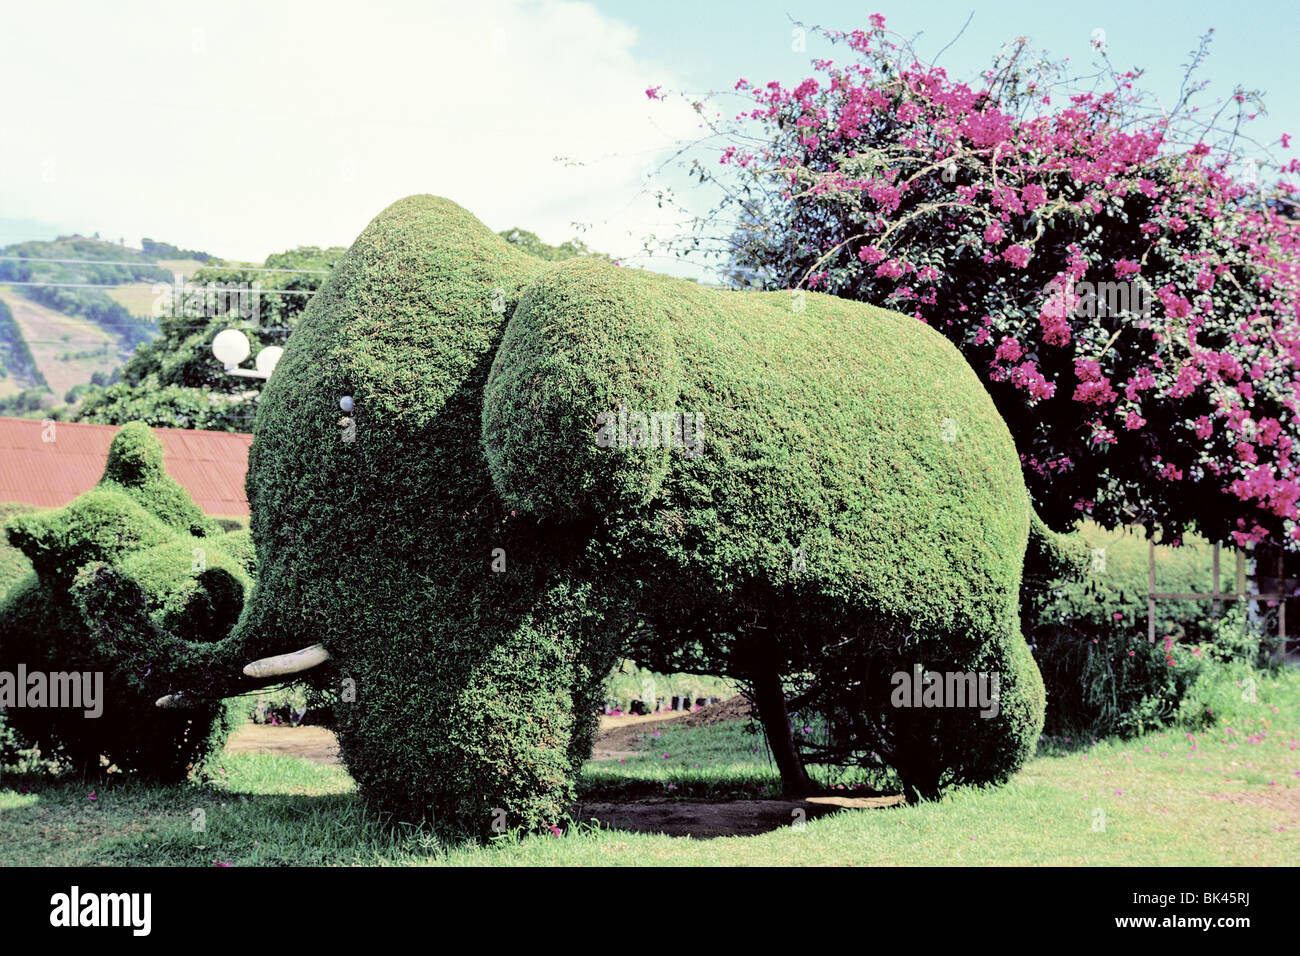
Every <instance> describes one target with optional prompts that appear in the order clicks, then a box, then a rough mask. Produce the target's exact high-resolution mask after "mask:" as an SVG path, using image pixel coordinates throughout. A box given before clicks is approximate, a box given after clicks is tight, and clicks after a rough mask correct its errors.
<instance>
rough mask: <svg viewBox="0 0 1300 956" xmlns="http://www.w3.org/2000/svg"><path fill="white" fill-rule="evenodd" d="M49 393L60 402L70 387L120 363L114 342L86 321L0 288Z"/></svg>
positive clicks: (13, 291) (1, 297)
mask: <svg viewBox="0 0 1300 956" xmlns="http://www.w3.org/2000/svg"><path fill="white" fill-rule="evenodd" d="M0 299H3V300H4V301H5V302H6V303H7V304H8V306H9V308H10V310H11V311H12V312H13V314H14V319H15V321H17V323H18V327H19V328H20V329H21V330H22V333H23V338H24V339H26V340H27V344H28V346H30V348H31V350H32V357H33V358H34V359H36V367H37V368H39V369H40V370H41V374H42V375H44V376H45V380H46V381H47V382H48V383H49V385H50V389H51V391H53V392H54V394H55V395H56V396H57V397H58V400H59V401H62V400H63V396H64V394H65V393H66V392H67V391H68V389H70V388H72V386H74V385H80V384H81V383H83V382H89V381H90V377H91V375H93V374H94V373H95V372H104V373H108V372H111V371H112V370H113V369H114V368H116V367H117V366H118V365H120V364H121V362H122V356H121V349H120V346H119V345H118V341H117V339H116V338H115V337H114V336H113V335H111V334H109V333H108V332H105V331H104V330H103V329H101V328H100V327H99V326H98V325H96V324H95V323H94V322H91V321H90V320H89V319H83V318H80V317H79V316H75V315H65V314H64V313H62V312H56V311H54V310H53V309H50V308H47V307H46V306H43V305H40V304H39V303H36V302H32V301H31V300H30V299H27V298H25V297H23V296H22V295H20V294H19V293H18V292H16V291H15V290H14V289H13V288H11V287H0Z"/></svg>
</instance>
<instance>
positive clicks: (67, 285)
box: [0, 279, 316, 295]
mask: <svg viewBox="0 0 1300 956" xmlns="http://www.w3.org/2000/svg"><path fill="white" fill-rule="evenodd" d="M147 281H148V280H147V279H141V280H140V281H139V282H12V281H10V280H8V279H0V285H28V286H32V285H35V286H48V287H49V288H52V289H124V288H126V287H128V286H134V285H139V284H140V282H147ZM167 288H169V289H170V288H171V286H168V287H167ZM189 288H190V290H191V291H190V294H191V295H199V294H200V293H201V292H202V291H203V287H202V286H201V285H193V286H190V287H189ZM209 291H213V292H214V293H215V290H209ZM221 291H224V292H225V293H226V294H227V295H250V294H251V295H263V294H265V295H315V294H316V290H315V289H225V290H221Z"/></svg>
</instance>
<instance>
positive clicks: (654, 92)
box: [645, 86, 664, 100]
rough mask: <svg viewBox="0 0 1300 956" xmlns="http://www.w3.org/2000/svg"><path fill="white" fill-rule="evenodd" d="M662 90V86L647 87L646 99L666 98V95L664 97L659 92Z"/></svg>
mask: <svg viewBox="0 0 1300 956" xmlns="http://www.w3.org/2000/svg"><path fill="white" fill-rule="evenodd" d="M662 89H663V87H662V86H649V87H646V91H645V95H646V99H648V100H662V99H663V98H664V95H663V94H662V93H660V92H659V91H660V90H662Z"/></svg>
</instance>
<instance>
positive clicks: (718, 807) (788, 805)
mask: <svg viewBox="0 0 1300 956" xmlns="http://www.w3.org/2000/svg"><path fill="white" fill-rule="evenodd" d="M902 803H903V798H902V797H901V796H887V797H810V798H809V799H807V800H720V801H710V800H672V799H669V798H642V799H639V800H624V801H620V802H618V803H603V802H602V803H585V804H583V805H582V806H581V807H580V808H579V817H580V818H581V819H583V820H585V821H587V822H590V823H596V824H599V825H600V826H602V827H605V828H608V829H612V830H625V831H628V832H631V833H660V834H663V835H665V836H679V837H691V838H692V839H695V840H710V839H713V838H714V837H722V836H755V835H757V834H760V833H770V832H771V831H773V830H779V829H781V828H782V827H788V826H793V825H797V824H799V823H801V822H805V821H807V820H814V819H816V818H817V817H824V816H828V815H830V814H832V813H839V812H841V811H843V810H849V809H857V810H867V809H883V808H885V807H894V806H899V805H901V804H902Z"/></svg>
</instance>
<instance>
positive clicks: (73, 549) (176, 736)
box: [0, 423, 253, 781]
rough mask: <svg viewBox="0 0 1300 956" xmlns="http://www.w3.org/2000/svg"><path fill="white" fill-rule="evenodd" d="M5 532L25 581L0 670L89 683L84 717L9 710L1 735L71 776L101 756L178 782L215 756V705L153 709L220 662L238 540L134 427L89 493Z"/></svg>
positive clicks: (20, 519)
mask: <svg viewBox="0 0 1300 956" xmlns="http://www.w3.org/2000/svg"><path fill="white" fill-rule="evenodd" d="M7 532H8V537H9V541H10V543H11V544H12V545H13V546H14V547H16V548H18V549H19V550H20V551H21V552H22V553H23V554H24V555H25V556H26V558H27V560H28V561H29V562H30V563H31V566H32V571H31V573H29V574H28V575H27V577H26V578H25V579H23V580H22V581H20V582H18V583H16V584H15V585H14V586H13V587H12V588H11V589H10V590H9V591H8V592H6V594H5V596H4V600H3V602H2V603H0V672H4V673H5V674H10V675H17V674H18V673H19V668H20V666H21V668H22V671H23V672H24V673H26V674H28V675H31V674H36V673H38V672H39V673H40V674H43V675H45V677H44V679H45V680H46V681H51V682H52V680H53V678H51V677H50V675H51V674H53V673H65V674H67V673H73V672H76V673H83V674H84V673H89V674H92V675H95V674H98V675H102V676H101V677H99V678H98V679H99V680H100V681H102V683H101V684H100V690H99V697H100V699H99V700H98V701H97V702H96V707H97V709H99V710H100V711H101V712H100V713H99V714H98V715H96V716H87V708H85V707H72V708H69V707H59V708H53V707H49V706H40V707H31V706H10V707H9V708H8V713H7V715H6V721H7V723H8V725H9V726H10V727H12V728H13V729H14V730H15V731H16V732H17V733H18V734H19V736H20V737H21V738H22V739H23V740H24V741H25V742H26V743H27V744H29V745H32V746H39V747H40V748H41V749H42V752H43V753H45V754H47V755H49V756H52V757H58V758H61V759H62V760H64V761H65V762H66V763H69V764H71V765H72V766H73V767H74V768H75V769H77V770H80V771H82V772H98V771H99V770H100V768H101V759H100V758H101V756H102V757H104V758H106V759H107V760H108V762H109V763H110V764H115V765H116V766H117V767H118V768H119V769H121V770H124V771H126V770H131V771H138V772H140V773H142V774H145V775H147V776H150V777H153V778H156V779H160V780H164V781H174V780H179V779H183V778H184V777H185V776H186V775H187V773H188V772H189V771H190V770H191V769H192V768H193V767H194V766H195V765H196V764H198V763H200V762H201V761H202V759H203V758H204V757H205V756H206V755H207V754H208V753H209V752H210V751H211V750H212V749H213V748H214V747H218V746H219V745H220V742H221V740H222V739H223V734H224V730H225V725H224V721H223V707H222V704H221V702H220V701H219V700H215V701H214V700H208V701H203V702H200V703H198V704H197V706H195V707H194V708H190V709H185V710H170V711H168V710H162V711H160V710H159V709H157V708H156V707H155V706H154V703H155V701H156V699H157V698H158V696H159V695H160V694H161V693H163V692H164V691H165V690H166V689H167V688H168V687H169V686H170V685H172V684H173V683H174V682H176V681H177V680H189V681H192V682H197V681H200V680H202V679H204V678H205V677H207V676H208V675H210V674H216V673H218V672H220V671H221V668H220V667H215V669H214V670H211V671H210V670H209V667H213V666H214V665H215V664H216V663H217V662H224V661H225V660H227V659H230V658H232V657H233V653H232V651H233V648H232V645H231V644H230V640H231V638H230V632H231V630H232V628H233V627H234V624H235V621H236V620H237V619H238V617H239V614H240V611H241V610H242V609H243V603H244V594H245V591H246V589H247V588H249V587H251V584H252V577H251V575H252V572H253V565H252V560H253V557H252V548H251V543H250V541H249V535H248V533H247V532H234V533H229V534H227V533H225V532H223V531H222V529H221V528H220V526H218V525H217V524H215V523H214V522H212V521H211V520H210V519H208V518H206V517H205V516H204V515H203V513H202V512H200V511H199V509H198V508H197V507H196V506H195V505H194V503H193V502H192V501H191V500H190V498H189V496H188V495H187V494H186V493H185V490H184V489H183V488H182V487H181V486H180V485H178V484H177V483H176V482H175V481H173V480H172V479H171V478H170V477H168V475H167V473H166V471H165V470H164V468H163V463H162V445H161V444H160V443H159V442H158V439H157V438H156V437H155V436H154V435H153V433H152V432H151V431H150V430H149V429H148V428H147V427H146V426H144V425H142V424H139V423H132V424H128V425H125V426H123V427H122V429H121V430H120V431H119V432H118V433H117V435H116V436H115V437H114V439H113V442H112V445H111V446H110V449H109V453H108V461H107V464H106V465H105V468H104V474H103V477H102V478H101V479H100V481H99V483H98V484H97V485H96V486H95V487H94V488H92V489H91V490H90V491H87V492H86V493H85V494H83V495H81V496H79V497H78V498H76V499H74V500H73V501H72V502H70V503H69V504H68V505H66V506H64V507H62V508H57V509H51V510H47V511H26V512H24V513H21V514H18V515H16V516H14V517H12V518H10V520H9V522H8V524H7ZM123 621H128V622H129V626H127V627H122V626H121V625H122V622H123ZM240 653H244V651H243V650H242V649H241V651H240ZM94 680H95V678H94V677H92V684H91V685H90V687H89V688H84V689H85V690H87V691H88V692H89V693H91V694H93V693H94V684H93V681H94ZM15 690H16V691H17V692H18V693H22V694H26V693H27V691H28V688H26V687H18V688H15ZM42 703H48V701H42Z"/></svg>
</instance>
